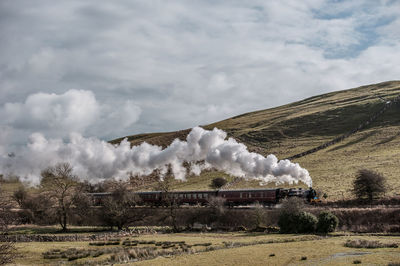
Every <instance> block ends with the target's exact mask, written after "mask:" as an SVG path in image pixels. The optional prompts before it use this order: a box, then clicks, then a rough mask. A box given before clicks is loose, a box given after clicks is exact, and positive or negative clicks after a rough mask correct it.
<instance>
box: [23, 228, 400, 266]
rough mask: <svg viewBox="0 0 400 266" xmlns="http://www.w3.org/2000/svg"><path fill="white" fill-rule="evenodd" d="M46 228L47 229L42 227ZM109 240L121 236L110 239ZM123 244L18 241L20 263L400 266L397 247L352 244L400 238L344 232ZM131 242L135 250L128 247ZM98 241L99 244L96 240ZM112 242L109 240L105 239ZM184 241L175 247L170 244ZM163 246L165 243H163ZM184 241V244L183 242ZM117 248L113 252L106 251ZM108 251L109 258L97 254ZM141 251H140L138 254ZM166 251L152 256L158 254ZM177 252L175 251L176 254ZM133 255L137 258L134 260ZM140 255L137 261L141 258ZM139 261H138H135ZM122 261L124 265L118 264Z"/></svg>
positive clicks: (158, 237) (162, 237)
mask: <svg viewBox="0 0 400 266" xmlns="http://www.w3.org/2000/svg"><path fill="white" fill-rule="evenodd" d="M42 230H43V229H42ZM108 237H113V238H116V236H115V235H114V236H112V235H109V236H108ZM119 239H120V242H119V244H118V245H109V246H94V245H89V243H90V242H89V241H76V242H28V243H17V245H16V247H17V249H18V251H19V252H21V254H22V256H21V257H19V258H18V259H17V260H16V261H15V263H16V264H18V265H48V264H57V263H62V262H64V263H68V264H74V265H83V264H88V263H89V262H91V263H92V264H93V265H94V264H95V263H111V262H112V263H115V265H122V264H123V265H126V264H128V263H132V264H133V265H351V264H353V262H354V261H356V260H359V261H361V262H362V264H374V265H387V264H388V263H399V262H400V252H399V248H398V247H397V248H396V247H385V248H350V247H345V246H344V244H345V243H346V241H347V240H355V239H364V240H368V241H379V242H380V243H383V244H385V243H388V244H393V243H394V244H397V245H399V244H400V236H384V235H375V236H372V235H350V234H347V235H346V234H343V233H341V234H339V233H336V234H334V235H331V236H328V237H325V236H318V235H280V234H263V233H246V232H235V233H178V234H161V233H158V234H145V235H130V236H119ZM127 239H129V240H130V241H136V243H137V245H135V246H129V247H128V246H124V245H122V243H123V242H124V241H126V240H127ZM91 242H92V243H93V241H91ZM95 242H96V241H95ZM105 242H107V241H105ZM168 242H169V243H172V244H173V243H174V242H175V243H181V244H174V245H171V244H170V245H169V246H167V247H166V248H165V243H168ZM157 243H163V244H162V245H161V244H157ZM182 243H184V244H182ZM183 245H184V247H185V248H184V251H182V250H181V247H182V246H183ZM71 248H75V249H77V250H90V251H91V252H92V253H91V254H92V255H93V254H97V255H95V257H93V256H88V257H86V258H79V259H73V260H70V261H68V259H67V258H59V259H45V258H44V256H43V253H44V252H48V251H50V250H54V249H56V250H59V252H63V251H65V250H68V249H71ZM146 248H147V249H148V250H149V251H150V250H152V251H151V252H149V253H148V257H146V256H145V255H143V257H140V255H139V253H140V250H143V249H146ZM111 249H112V250H113V252H111V253H107V251H106V250H111ZM101 250H103V251H105V252H104V254H102V255H99V254H101V253H100V252H97V253H96V251H101ZM133 250H135V251H133ZM154 250H157V251H159V252H164V253H163V254H162V255H160V254H159V255H156V256H155V258H152V257H151V254H152V252H153V253H154V252H156V251H154ZM174 251H175V253H173V252H174ZM127 254H131V255H129V256H131V257H130V258H129V256H128V255H127ZM135 256H136V258H135ZM135 260H138V261H137V262H134V261H135ZM118 263H119V264H118Z"/></svg>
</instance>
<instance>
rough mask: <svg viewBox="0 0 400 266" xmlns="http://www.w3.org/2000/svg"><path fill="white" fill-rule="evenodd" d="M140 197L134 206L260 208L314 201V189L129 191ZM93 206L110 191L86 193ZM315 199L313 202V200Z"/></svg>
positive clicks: (100, 201)
mask: <svg viewBox="0 0 400 266" xmlns="http://www.w3.org/2000/svg"><path fill="white" fill-rule="evenodd" d="M132 193H134V194H135V195H137V196H138V198H140V202H138V205H145V206H166V205H168V204H170V203H171V202H173V203H175V204H177V205H207V204H208V203H209V201H210V199H211V198H212V197H221V198H223V199H225V204H226V205H228V206H231V207H233V206H241V205H250V204H254V203H256V202H258V203H260V204H263V205H273V204H277V203H278V202H279V201H280V200H281V199H284V198H288V197H299V198H305V199H307V201H308V202H318V201H317V200H318V198H317V197H316V193H315V190H314V189H312V188H309V189H308V190H305V189H301V188H297V189H296V188H290V189H287V188H276V189H237V190H196V191H171V192H162V191H148V192H132ZM89 194H90V195H91V197H92V201H93V205H94V206H100V205H102V201H103V199H104V198H105V197H109V196H111V195H112V193H110V192H100V193H89ZM316 199H317V200H316Z"/></svg>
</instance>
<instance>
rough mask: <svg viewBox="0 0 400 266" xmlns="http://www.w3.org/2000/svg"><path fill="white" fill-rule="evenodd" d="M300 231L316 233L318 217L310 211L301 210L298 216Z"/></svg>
mask: <svg viewBox="0 0 400 266" xmlns="http://www.w3.org/2000/svg"><path fill="white" fill-rule="evenodd" d="M298 219H299V220H298V231H297V232H298V233H314V232H315V229H316V227H317V223H318V220H317V217H315V216H314V215H313V214H311V213H309V212H301V213H300V214H299V218H298Z"/></svg>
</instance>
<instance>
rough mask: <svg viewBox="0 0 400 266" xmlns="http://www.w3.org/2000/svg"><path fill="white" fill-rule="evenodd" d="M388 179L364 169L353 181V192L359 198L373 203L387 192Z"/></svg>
mask: <svg viewBox="0 0 400 266" xmlns="http://www.w3.org/2000/svg"><path fill="white" fill-rule="evenodd" d="M386 189H387V188H386V179H385V177H384V176H382V175H381V174H379V173H377V172H374V171H371V170H367V169H362V170H360V171H358V173H357V176H356V179H355V180H354V181H353V191H354V193H355V195H356V196H357V197H358V198H359V199H362V198H367V199H368V200H369V201H372V200H373V199H374V198H377V197H379V196H380V195H381V194H383V193H385V192H386Z"/></svg>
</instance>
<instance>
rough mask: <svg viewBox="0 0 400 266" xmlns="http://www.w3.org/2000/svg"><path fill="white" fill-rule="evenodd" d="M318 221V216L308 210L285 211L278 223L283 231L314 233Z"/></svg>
mask: <svg viewBox="0 0 400 266" xmlns="http://www.w3.org/2000/svg"><path fill="white" fill-rule="evenodd" d="M317 222H318V221H317V218H316V217H315V216H314V215H312V214H311V213H308V212H300V213H287V212H283V213H281V215H280V216H279V221H278V225H279V227H280V231H281V233H313V232H315V228H316V225H317Z"/></svg>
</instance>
